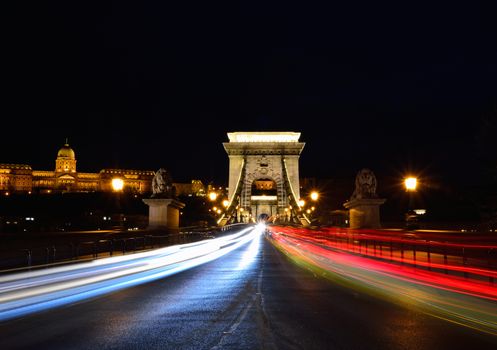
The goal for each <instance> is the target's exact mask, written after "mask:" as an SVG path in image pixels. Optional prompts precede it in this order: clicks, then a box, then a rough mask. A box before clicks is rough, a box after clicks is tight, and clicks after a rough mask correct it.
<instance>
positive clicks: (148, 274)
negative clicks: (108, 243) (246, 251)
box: [0, 226, 264, 321]
mask: <svg viewBox="0 0 497 350" xmlns="http://www.w3.org/2000/svg"><path fill="white" fill-rule="evenodd" d="M263 230H264V227H262V226H256V227H249V228H245V229H243V230H241V231H239V232H237V233H234V234H231V235H227V236H224V237H219V238H215V239H210V240H205V241H201V242H195V243H189V244H182V245H176V246H172V247H166V248H161V249H156V250H152V251H147V252H142V253H137V254H132V255H127V256H119V257H111V258H105V259H99V260H95V261H92V262H85V263H77V264H73V265H69V266H62V267H53V268H47V269H44V270H38V271H27V272H21V273H15V274H12V275H6V276H1V277H0V321H4V320H8V319H12V318H15V317H19V316H23V315H27V314H29V313H32V312H37V311H41V310H46V309H50V308H53V307H57V306H60V305H65V304H68V303H72V302H76V301H80V300H83V299H86V298H91V297H95V296H98V295H102V294H105V293H110V292H113V291H116V290H119V289H122V288H127V287H132V286H135V285H138V284H141V283H146V282H149V281H153V280H156V279H159V278H163V277H166V276H170V275H173V274H175V273H178V272H181V271H184V270H187V269H190V268H192V267H195V266H198V265H201V264H204V263H206V262H209V261H212V260H214V259H217V258H219V257H220V256H223V255H225V254H227V253H229V252H231V251H233V250H235V249H237V248H239V247H240V246H242V245H244V244H246V243H248V242H251V241H253V240H254V239H256V238H258V237H259V236H260V235H261V233H262V232H263ZM256 240H258V239H256Z"/></svg>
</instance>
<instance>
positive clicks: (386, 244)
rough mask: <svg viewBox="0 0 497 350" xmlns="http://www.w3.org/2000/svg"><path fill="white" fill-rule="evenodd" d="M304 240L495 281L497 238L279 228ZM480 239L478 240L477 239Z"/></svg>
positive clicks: (447, 272) (377, 257) (389, 260)
mask: <svg viewBox="0 0 497 350" xmlns="http://www.w3.org/2000/svg"><path fill="white" fill-rule="evenodd" d="M278 229H280V230H282V231H281V232H283V233H284V232H285V231H288V233H291V234H292V235H293V236H295V237H298V238H299V239H302V240H307V241H309V242H311V241H312V242H313V243H315V244H318V245H320V246H323V247H326V248H327V249H336V250H341V251H346V252H348V253H352V254H358V255H361V256H365V257H370V258H374V259H381V260H383V261H388V262H391V263H394V264H401V265H409V266H414V267H417V268H421V269H426V270H429V271H432V270H433V271H439V272H442V273H445V274H450V275H456V276H461V277H464V278H476V279H479V280H487V281H488V283H490V284H494V283H495V280H496V276H497V274H496V271H497V237H495V236H491V235H487V236H476V235H464V236H463V235H459V236H451V235H444V234H440V233H437V232H431V233H430V232H423V233H420V234H418V235H417V236H412V235H413V234H412V232H408V231H396V232H387V231H382V230H367V229H364V230H352V229H343V228H319V229H316V230H312V229H303V228H296V227H288V226H287V227H279V228H278ZM478 239H479V241H477V240H478Z"/></svg>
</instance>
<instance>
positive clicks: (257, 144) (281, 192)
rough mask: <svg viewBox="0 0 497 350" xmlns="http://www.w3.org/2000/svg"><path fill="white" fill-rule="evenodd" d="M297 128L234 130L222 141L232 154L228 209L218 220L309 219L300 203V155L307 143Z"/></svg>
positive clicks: (306, 220) (230, 154)
mask: <svg viewBox="0 0 497 350" xmlns="http://www.w3.org/2000/svg"><path fill="white" fill-rule="evenodd" d="M299 137H300V133H297V132H231V133H228V138H229V142H225V143H223V146H224V149H225V150H226V153H228V157H229V161H230V164H229V189H228V202H229V204H228V207H227V210H226V213H225V214H224V215H223V216H222V217H221V219H220V220H219V221H218V223H219V224H220V225H225V224H227V223H230V222H249V221H255V220H257V219H258V218H260V217H268V218H272V219H279V220H283V221H290V220H291V221H295V222H298V223H301V224H304V225H307V224H309V220H308V219H307V217H306V216H305V214H304V213H303V211H302V210H301V208H300V207H299V204H298V201H299V199H300V185H299V163H298V162H299V157H300V153H301V152H302V149H303V148H304V145H305V143H303V142H299Z"/></svg>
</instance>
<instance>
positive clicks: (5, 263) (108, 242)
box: [0, 224, 246, 273]
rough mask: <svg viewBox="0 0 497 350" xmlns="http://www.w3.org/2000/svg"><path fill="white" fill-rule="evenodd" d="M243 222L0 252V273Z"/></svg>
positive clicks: (168, 242)
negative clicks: (168, 232) (177, 231)
mask: <svg viewBox="0 0 497 350" xmlns="http://www.w3.org/2000/svg"><path fill="white" fill-rule="evenodd" d="M244 225H245V226H246V224H233V225H226V226H224V227H194V226H192V227H184V228H181V230H180V232H179V233H174V234H163V235H160V234H144V233H147V232H148V231H143V232H140V233H142V234H141V235H136V236H132V237H115V238H105V239H101V238H98V239H95V240H83V241H76V240H74V241H70V242H60V243H56V244H50V245H47V246H38V247H26V248H22V249H14V250H10V251H3V252H0V273H5V272H12V271H18V270H20V269H21V270H23V269H26V268H27V269H32V268H41V267H46V266H52V265H59V264H67V263H73V262H75V261H88V260H94V259H98V258H104V257H111V256H116V255H125V254H132V253H136V252H140V251H146V250H151V249H157V248H162V247H167V246H172V245H177V244H184V243H192V242H197V241H200V240H204V239H211V238H214V237H216V236H220V235H224V234H227V233H229V232H231V231H232V230H235V229H237V228H240V227H241V226H244Z"/></svg>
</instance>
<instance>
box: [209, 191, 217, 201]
mask: <svg viewBox="0 0 497 350" xmlns="http://www.w3.org/2000/svg"><path fill="white" fill-rule="evenodd" d="M216 199H217V193H216V192H209V200H211V201H213V202H214V201H215V200H216Z"/></svg>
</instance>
